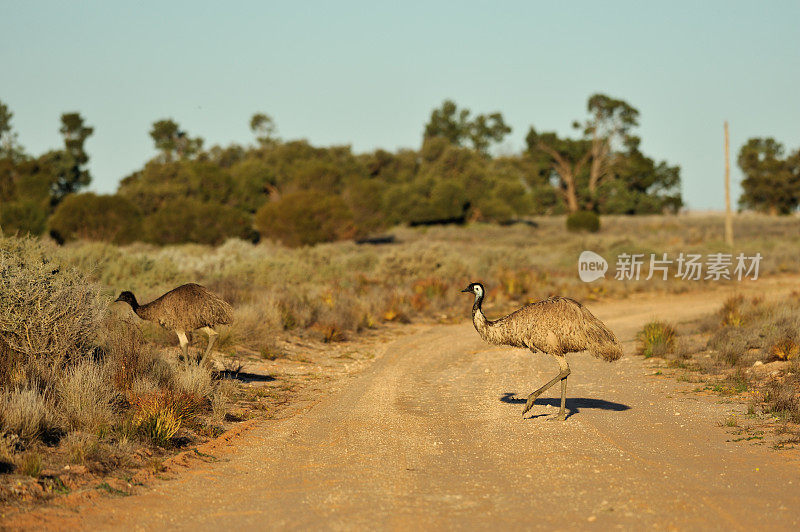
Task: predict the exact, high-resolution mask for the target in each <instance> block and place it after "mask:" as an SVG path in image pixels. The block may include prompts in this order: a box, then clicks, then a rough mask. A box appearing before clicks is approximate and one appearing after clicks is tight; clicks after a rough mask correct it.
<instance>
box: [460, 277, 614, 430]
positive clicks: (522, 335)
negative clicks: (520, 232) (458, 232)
mask: <svg viewBox="0 0 800 532" xmlns="http://www.w3.org/2000/svg"><path fill="white" fill-rule="evenodd" d="M462 292H468V293H472V294H475V302H474V303H473V305H472V323H473V324H474V325H475V330H477V331H478V334H480V336H481V338H483V339H484V340H485V341H487V342H489V343H490V344H498V345H510V346H512V347H522V348H527V349H530V350H531V351H532V352H533V353H536V352H539V351H540V352H543V353H545V354H547V355H550V356H552V357H553V358H555V359H556V362H558V367H559V369H560V371H559V373H558V375H556V376H555V377H554V378H553V379H552V380H550V381H549V382H547V383H546V384H545V385H544V386H542V387H541V388H539V389H538V390H536V391H535V392H533V393H532V394H530V395H529V396H528V400H527V401H526V403H525V410H523V411H522V416H523V417H525V414H526V413H527V412H528V411H529V410H530V409H531V408H532V407H533V403H534V401H536V398H538V397H539V396H540V395H541V394H542V392H544V391H545V390H547V389H548V388H550V387H551V386H552V385H554V384H555V383H556V382H558V381H561V409H560V410H559V412H558V419H560V420H561V421H564V420H565V419H566V415H565V412H564V406H565V404H566V397H567V377H569V374H570V369H569V364H567V358H566V356H565V355H566V354H567V353H574V352H577V351H584V350H587V349H589V350H591V351H592V353H593V354H594V356H595V357H597V358H602V359H603V360H606V361H609V362H612V361H614V360H617V359H619V358H620V357H621V356H622V349H621V348H620V345H619V343H618V342H617V338H616V336H614V333H613V332H611V331H610V330H609V329H608V328H607V327H606V326H605V325H603V322H601V321H600V320H598V319H597V318H595V317H594V315H593V314H592V313H591V312H589V309H587V308H586V307H584V306H583V305H581V304H580V303H578V302H577V301H575V300H574V299H570V298H568V297H550V298H547V299H545V300H542V301H537V302H536V303H530V304H528V305H525V306H524V307H522V308H520V309H518V310H516V311H514V312H512V313H511V314H509V315H508V316H505V317H503V318H500V319H498V320H494V321H491V320H488V319H486V316H485V315H484V314H483V311H482V310H481V305H482V303H483V296H484V294H485V290H484V288H483V285H482V284H480V283H470V285H469V286H468V287H466V288H465V289H464V290H462Z"/></svg>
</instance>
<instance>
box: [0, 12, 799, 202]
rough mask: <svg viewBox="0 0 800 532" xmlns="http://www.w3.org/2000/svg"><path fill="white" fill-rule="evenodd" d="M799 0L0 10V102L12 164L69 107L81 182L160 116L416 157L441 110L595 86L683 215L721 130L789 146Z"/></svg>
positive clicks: (517, 143) (125, 160)
mask: <svg viewBox="0 0 800 532" xmlns="http://www.w3.org/2000/svg"><path fill="white" fill-rule="evenodd" d="M799 24H800V2H797V1H783V2H778V1H771V2H766V3H757V2H738V1H737V2H734V1H718V2H696V1H695V2H676V1H671V2H662V3H661V5H656V4H655V3H649V2H641V1H636V2H614V1H605V2H600V1H593V2H570V3H565V2H464V1H462V2H452V3H438V2H411V1H406V2H391V3H389V2H385V3H384V2H376V1H374V0H373V1H361V2H355V1H352V2H337V3H334V2H300V1H298V2H280V3H277V2H257V1H253V2H225V3H222V2H219V3H217V2H199V1H192V2H188V1H187V2H163V1H160V2H150V1H138V2H111V1H83V2H64V1H51V2H43V1H33V0H29V1H16V0H14V1H11V0H0V68H1V69H2V70H0V100H2V101H4V102H5V103H6V104H7V105H9V107H10V108H11V109H12V111H13V112H14V121H13V123H14V126H15V128H16V130H17V131H18V133H19V137H20V141H21V143H22V144H23V145H24V146H25V147H26V148H27V149H28V151H29V152H32V153H40V152H42V151H45V150H47V149H50V148H55V147H58V146H60V143H61V141H60V137H59V134H58V127H59V116H60V115H61V113H62V112H65V111H79V112H80V113H81V114H82V115H83V116H84V117H85V118H86V119H87V121H88V123H89V124H90V125H92V126H94V127H95V134H94V136H92V137H91V138H90V139H89V141H88V143H87V149H88V152H89V154H90V156H91V171H92V175H93V177H94V182H93V185H92V189H93V190H97V191H101V192H111V191H113V190H115V189H116V185H117V183H118V181H119V180H120V179H121V178H122V177H124V176H125V175H127V174H128V173H130V172H131V171H133V170H135V169H137V168H139V167H141V166H142V164H143V163H144V162H145V160H147V159H148V158H150V157H152V156H153V155H154V153H155V152H154V149H153V147H152V142H151V139H150V137H149V136H148V134H147V132H148V131H149V128H150V125H151V124H152V122H153V121H155V120H157V119H160V118H166V117H171V118H174V119H175V120H176V121H178V122H179V123H180V124H181V126H183V128H184V129H186V130H188V131H189V133H190V134H192V135H199V136H202V137H203V138H205V139H206V146H210V145H212V144H215V143H221V144H228V143H231V142H238V143H249V142H251V140H252V135H251V133H250V131H249V129H248V121H249V118H250V116H251V115H252V114H253V113H255V112H258V111H262V112H266V113H269V114H271V115H272V116H273V117H274V118H275V121H276V123H277V125H278V130H279V134H280V136H281V137H282V138H285V139H294V138H307V139H309V140H310V141H311V142H312V143H314V144H320V145H328V144H351V145H352V146H353V149H354V150H355V151H367V150H371V149H374V148H376V147H382V148H386V149H390V150H391V149H395V148H398V147H417V146H419V144H420V140H421V134H422V129H423V125H424V123H425V122H426V120H427V118H428V116H429V114H430V111H431V109H433V108H434V107H437V106H438V105H439V104H440V103H441V102H442V100H444V99H445V98H451V99H454V100H455V101H456V102H457V103H458V104H459V105H463V106H466V107H468V108H470V109H472V110H473V111H474V112H490V111H495V110H498V111H500V112H502V113H503V115H504V116H505V118H506V120H507V122H508V123H509V124H510V125H511V126H512V127H513V129H514V131H513V133H512V134H511V135H510V136H509V137H508V140H507V142H506V143H505V146H504V149H505V150H507V151H512V150H520V149H521V148H522V147H523V146H524V138H525V135H526V133H527V131H528V127H529V126H530V125H531V124H534V125H535V126H536V127H537V129H539V130H553V129H555V130H558V131H560V132H562V133H568V132H570V124H571V122H572V121H573V120H574V119H578V118H582V117H584V110H585V104H586V99H587V97H588V96H589V95H590V94H592V93H594V92H604V93H607V94H609V95H612V96H615V97H620V98H623V99H625V100H626V101H628V102H629V103H631V104H632V105H634V106H635V107H637V108H638V109H639V110H640V112H641V128H640V129H639V134H640V135H641V136H642V138H643V150H644V151H645V153H647V154H649V155H651V156H653V157H656V158H658V159H666V160H668V161H669V162H670V163H672V164H679V165H680V166H681V167H682V169H683V172H682V176H683V191H684V198H685V200H686V202H687V203H688V204H689V206H690V207H692V208H694V209H706V208H720V207H722V205H723V203H722V195H721V183H722V168H723V166H722V122H723V120H725V119H728V120H729V121H730V123H731V141H732V142H731V144H732V151H733V154H732V157H733V159H734V179H735V180H737V181H738V179H739V178H740V176H739V172H738V168H735V156H736V152H737V151H738V148H739V146H741V144H742V143H743V142H744V141H745V140H746V139H747V138H749V137H751V136H774V137H776V138H777V139H778V140H780V141H781V142H783V143H784V144H785V145H786V146H787V147H788V148H790V149H797V148H798V147H800V101H798V96H797V94H798V93H799V92H798V91H800V31H798V27H799V26H798V25H799Z"/></svg>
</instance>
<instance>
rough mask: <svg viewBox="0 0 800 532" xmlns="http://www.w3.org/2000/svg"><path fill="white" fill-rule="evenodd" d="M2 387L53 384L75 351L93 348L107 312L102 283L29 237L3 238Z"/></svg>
mask: <svg viewBox="0 0 800 532" xmlns="http://www.w3.org/2000/svg"><path fill="white" fill-rule="evenodd" d="M0 294H3V304H2V305H0V345H1V346H2V348H0V351H2V352H3V355H4V357H3V358H4V360H2V362H1V364H2V365H3V366H4V368H3V369H2V371H0V375H2V376H3V378H4V379H5V381H4V382H0V385H2V386H6V387H7V386H9V385H11V384H13V383H12V381H22V382H24V381H30V380H32V379H34V380H35V379H40V380H44V381H45V382H41V383H39V384H41V385H43V386H46V385H48V384H50V383H49V382H47V380H48V379H49V378H50V377H49V375H52V374H57V373H58V372H59V371H60V370H61V368H62V367H63V366H64V364H65V363H66V362H67V361H68V360H69V359H70V358H71V357H74V356H78V355H80V354H82V353H85V352H86V351H87V350H89V349H90V348H91V345H92V343H93V339H94V335H95V329H96V327H97V325H98V323H99V321H100V318H101V316H102V313H103V307H104V305H103V304H102V303H101V300H100V294H99V288H98V287H97V285H95V284H94V283H92V282H90V281H89V280H88V279H87V278H86V275H85V274H84V273H82V272H80V271H77V270H75V269H73V268H70V267H68V266H65V265H61V264H59V263H58V262H56V261H54V260H52V258H51V257H50V254H49V253H48V252H47V251H46V249H45V246H44V245H43V244H42V243H41V242H39V241H37V240H33V239H29V238H22V239H16V238H4V239H0Z"/></svg>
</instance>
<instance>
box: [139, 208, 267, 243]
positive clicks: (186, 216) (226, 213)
mask: <svg viewBox="0 0 800 532" xmlns="http://www.w3.org/2000/svg"><path fill="white" fill-rule="evenodd" d="M142 231H143V234H144V238H145V240H146V241H148V242H152V243H153V244H162V245H163V244H180V243H183V242H194V243H197V244H210V245H217V244H221V243H223V242H224V241H225V240H227V239H229V238H244V239H248V238H251V237H252V231H251V229H250V219H249V217H248V216H247V215H246V214H245V213H244V212H242V211H240V210H238V209H235V208H233V207H229V206H227V205H220V204H218V203H203V202H201V201H198V200H190V199H181V200H176V201H174V202H172V203H170V204H169V205H166V206H165V207H163V208H162V209H160V210H158V211H156V212H154V213H153V214H151V215H149V216H146V217H145V219H144V221H143V222H142Z"/></svg>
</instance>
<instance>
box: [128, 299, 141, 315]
mask: <svg viewBox="0 0 800 532" xmlns="http://www.w3.org/2000/svg"><path fill="white" fill-rule="evenodd" d="M131 299H132V301H125V302H126V303H127V304H129V305H130V306H131V308H132V309H133V311H134V312H135V313H136V314H139V309H140V308H141V305H139V302H138V301H136V296H132V297H131Z"/></svg>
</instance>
